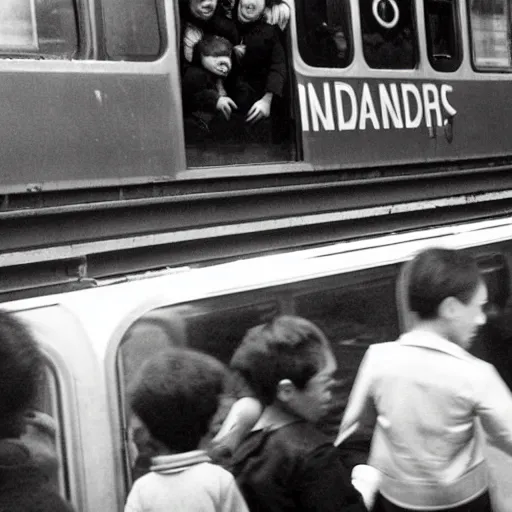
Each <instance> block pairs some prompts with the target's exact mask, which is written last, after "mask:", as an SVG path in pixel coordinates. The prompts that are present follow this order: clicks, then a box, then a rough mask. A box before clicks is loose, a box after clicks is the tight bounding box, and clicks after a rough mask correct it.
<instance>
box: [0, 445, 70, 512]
mask: <svg viewBox="0 0 512 512" xmlns="http://www.w3.org/2000/svg"><path fill="white" fill-rule="evenodd" d="M0 512H73V509H72V508H71V505H69V504H68V503H67V502H66V501H64V499H63V498H62V497H61V496H60V495H59V494H58V493H57V492H56V491H55V490H54V489H53V488H52V487H51V486H50V485H49V484H48V481H47V479H46V477H45V475H44V474H43V473H42V472H41V470H40V469H39V468H38V467H37V466H36V465H35V463H34V461H33V459H32V458H31V456H30V453H29V451H28V449H27V448H26V447H25V446H23V445H22V444H21V442H19V441H16V440H0Z"/></svg>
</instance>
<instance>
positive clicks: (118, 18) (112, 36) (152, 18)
mask: <svg viewBox="0 0 512 512" xmlns="http://www.w3.org/2000/svg"><path fill="white" fill-rule="evenodd" d="M163 9H164V6H163V0H109V1H108V2H103V22H104V28H105V47H106V48H105V49H106V53H107V56H108V58H110V59H113V60H154V59H156V58H158V57H159V56H160V55H161V53H162V51H163V47H164V45H165V41H164V40H163V34H165V30H163V29H162V28H163V24H164V19H165V18H164V11H163Z"/></svg>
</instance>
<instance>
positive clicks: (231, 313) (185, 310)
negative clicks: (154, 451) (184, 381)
mask: <svg viewBox="0 0 512 512" xmlns="http://www.w3.org/2000/svg"><path fill="white" fill-rule="evenodd" d="M278 310H279V307H278V304H277V302H275V301H268V300H261V301H254V298H253V297H250V296H249V297H247V298H246V297H244V296H239V297H222V298H219V299H215V300H205V301H200V302H197V303H194V304H188V305H182V306H173V307H165V308H160V309H158V310H154V311H151V312H149V313H147V314H146V315H143V316H142V317H141V318H139V319H138V320H137V321H136V322H134V323H133V324H132V326H131V327H130V328H129V329H128V330H127V332H126V333H125V335H124V336H123V339H122V341H121V345H120V348H119V351H118V372H119V383H120V386H121V388H122V389H121V396H122V397H124V400H125V405H126V400H127V398H128V397H127V394H126V393H127V391H129V386H130V382H131V380H132V378H133V376H134V374H135V372H136V370H137V368H139V367H140V365H141V364H142V363H143V362H144V361H145V360H146V359H147V358H148V357H150V356H152V355H154V354H156V353H158V352H159V351H160V350H162V349H165V348H166V347H171V346H187V347H191V348H194V349H196V350H200V351H203V352H207V353H209V354H211V355H213V356H214V357H216V358H217V359H219V360H221V361H223V362H224V363H225V364H228V363H229V361H230V359H231V356H232V354H233V352H234V351H235V349H236V347H237V346H238V344H239V343H240V341H241V340H242V338H243V336H244V334H245V332H246V331H247V329H249V328H250V327H253V326H255V325H258V324H261V323H263V322H266V321H267V320H269V319H270V318H272V316H274V315H275V314H276V312H277V311H278ZM231 403H232V402H228V403H226V404H224V405H225V406H224V407H221V408H220V410H219V417H218V419H217V420H216V421H217V424H220V422H221V420H222V417H223V416H225V414H227V411H228V410H229V406H230V405H231ZM124 409H125V414H126V417H125V420H124V421H125V425H128V424H129V422H130V420H131V419H130V417H129V416H130V414H129V411H128V408H127V406H126V407H125V408H124ZM140 441H141V439H140V438H139V439H138V438H137V429H136V425H135V437H134V442H135V443H136V444H137V443H138V442H140ZM141 446H142V443H141V442H140V443H139V446H138V448H139V450H138V454H137V455H134V454H133V453H130V450H129V449H127V450H126V453H127V458H128V460H127V471H128V475H127V477H128V480H129V481H134V480H135V479H137V478H138V477H140V476H142V475H143V474H144V473H146V472H147V470H148V467H149V456H148V455H147V454H145V452H144V450H143V449H142V448H141Z"/></svg>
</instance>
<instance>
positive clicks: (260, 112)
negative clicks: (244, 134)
mask: <svg viewBox="0 0 512 512" xmlns="http://www.w3.org/2000/svg"><path fill="white" fill-rule="evenodd" d="M271 103H272V93H267V94H265V96H263V98H261V99H260V100H258V101H257V102H256V103H254V104H253V106H252V107H251V108H250V109H249V112H247V117H246V118H245V121H246V122H247V123H249V124H254V123H257V122H258V121H260V120H261V119H264V118H266V117H268V116H270V105H271Z"/></svg>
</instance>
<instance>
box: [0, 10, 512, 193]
mask: <svg viewBox="0 0 512 512" xmlns="http://www.w3.org/2000/svg"><path fill="white" fill-rule="evenodd" d="M184 5H186V2H182V3H181V4H178V3H177V2H172V1H171V0H144V1H140V0H130V1H120V0H6V1H5V2H2V7H1V10H0V75H1V77H2V80H1V89H0V93H1V95H2V97H3V98H4V107H3V108H2V109H1V110H0V130H1V135H2V141H3V144H2V149H1V153H0V154H1V162H2V182H1V186H0V191H1V192H2V193H13V192H27V191H32V192H40V191H46V190H55V189H64V188H73V189H75V188H81V187H90V186H91V185H92V184H95V185H99V186H108V185H112V184H118V185H119V184H127V183H132V184H133V183H144V182H155V181H168V180H173V179H175V178H184V179H187V178H191V177H194V176H196V177H201V178H204V177H219V176H226V175H228V176H229V175H231V176H236V175H238V176H239V175H241V174H242V175H251V174H262V173H269V172H270V173H290V172H298V171H316V170H326V169H332V170H339V169H354V168H359V169H362V170H364V172H363V173H362V176H365V175H366V176H368V177H371V176H372V172H371V169H373V168H376V167H379V168H384V170H383V171H382V172H383V174H384V175H386V174H388V173H390V174H393V173H394V172H395V171H396V168H397V166H401V165H405V164H425V163H436V162H437V163H442V162H444V163H446V162H452V161H470V160H479V159H498V158H504V157H510V156H512V155H511V153H512V148H511V145H510V138H509V136H508V134H509V131H510V128H511V127H510V119H511V118H512V115H511V111H510V109H511V108H512V107H510V102H509V101H508V97H509V92H510V87H511V85H510V84H511V71H512V54H511V49H510V34H509V32H510V19H509V18H510V8H509V4H508V2H507V1H506V0H468V1H460V2H455V1H449V0H371V1H366V0H365V1H359V0H340V1H334V0H315V1H313V2H310V1H306V0H297V1H296V3H295V4H294V5H291V4H290V5H291V17H290V21H289V25H288V28H286V29H285V30H284V31H280V32H282V33H281V39H282V41H283V43H284V46H285V51H286V55H287V63H288V69H287V77H286V85H285V88H284V92H283V95H282V101H281V102H280V103H279V105H280V108H277V106H276V112H275V113H273V114H272V118H273V121H274V122H273V124H274V129H273V130H272V133H271V134H270V136H269V137H267V138H265V137H264V138H263V139H261V140H259V139H258V138H257V137H255V138H253V139H250V140H246V141H244V142H242V143H241V142H240V141H238V142H237V143H235V142H234V141H233V140H231V139H229V137H228V136H227V135H225V136H224V135H223V134H217V137H216V138H215V140H213V141H210V140H209V139H208V137H207V136H205V137H201V138H200V140H195V141H192V140H188V141H187V140H186V138H185V136H184V129H183V127H184V119H183V106H182V94H181V89H182V88H181V81H180V62H179V61H180V57H179V55H180V52H179V48H180V38H181V37H182V36H183V34H181V33H180V32H182V31H180V26H181V24H182V23H181V21H180V20H181V19H182V17H183V12H180V9H181V11H183V9H184ZM185 121H187V119H185ZM185 124H186V123H185ZM247 164H252V165H251V166H249V167H247ZM276 164H279V165H276ZM198 168H199V169H200V170H197V169H198ZM435 168H436V170H438V171H439V170H442V166H439V165H438V166H436V167H435ZM193 169H196V171H194V170H193Z"/></svg>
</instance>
